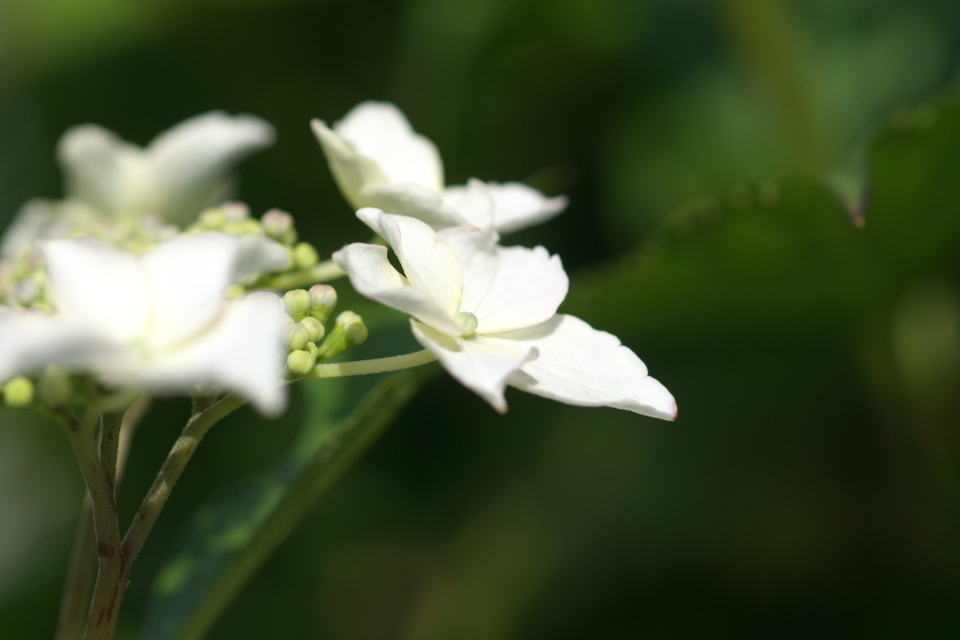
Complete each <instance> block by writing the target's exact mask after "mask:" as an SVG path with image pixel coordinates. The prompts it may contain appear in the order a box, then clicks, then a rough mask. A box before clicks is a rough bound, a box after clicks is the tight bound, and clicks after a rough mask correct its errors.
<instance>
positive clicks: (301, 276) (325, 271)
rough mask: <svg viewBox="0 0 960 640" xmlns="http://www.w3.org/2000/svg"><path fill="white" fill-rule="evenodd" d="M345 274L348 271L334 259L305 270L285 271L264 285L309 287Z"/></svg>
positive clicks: (280, 288) (284, 288)
mask: <svg viewBox="0 0 960 640" xmlns="http://www.w3.org/2000/svg"><path fill="white" fill-rule="evenodd" d="M345 275H346V272H345V271H344V270H343V269H341V268H340V267H338V266H337V263H335V262H334V261H333V260H327V261H325V262H321V263H319V264H317V265H315V266H313V267H311V268H309V269H305V270H303V271H295V272H293V273H284V274H282V275H279V276H276V277H274V278H270V279H269V280H267V281H265V282H264V283H263V286H264V287H266V288H269V289H276V290H278V291H289V290H291V289H302V288H304V287H309V286H312V285H315V284H317V283H320V282H330V281H331V280H336V279H337V278H342V277H343V276H345Z"/></svg>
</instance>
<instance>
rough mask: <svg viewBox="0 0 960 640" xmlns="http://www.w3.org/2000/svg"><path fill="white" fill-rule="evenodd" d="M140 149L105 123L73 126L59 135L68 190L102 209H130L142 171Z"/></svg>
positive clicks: (113, 210) (58, 154) (114, 210)
mask: <svg viewBox="0 0 960 640" xmlns="http://www.w3.org/2000/svg"><path fill="white" fill-rule="evenodd" d="M140 156H141V154H140V149H139V148H137V147H136V146H134V145H132V144H129V143H127V142H124V141H123V140H121V139H120V138H119V137H117V136H116V134H114V133H113V132H111V131H108V130H107V129H104V128H103V127H100V126H97V125H93V124H85V125H80V126H77V127H72V128H70V129H68V130H67V131H66V133H64V134H63V137H62V138H60V143H59V145H58V147H57V157H58V159H59V160H60V165H61V166H62V167H63V172H64V176H65V179H66V185H67V186H66V190H67V194H68V195H69V196H73V197H75V198H78V199H80V200H82V201H84V202H86V203H87V204H89V205H90V206H92V207H94V208H96V209H99V210H100V211H101V212H103V213H108V214H115V213H123V212H125V211H127V209H128V207H129V205H130V204H131V198H132V196H133V193H132V190H133V188H134V183H135V182H136V181H137V180H138V177H137V176H138V174H139V173H140V172H141V171H142V168H143V167H142V165H143V161H142V158H141V157H140Z"/></svg>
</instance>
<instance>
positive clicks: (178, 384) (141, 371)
mask: <svg viewBox="0 0 960 640" xmlns="http://www.w3.org/2000/svg"><path fill="white" fill-rule="evenodd" d="M286 322H287V320H286V318H285V315H284V313H283V310H282V304H281V303H280V299H279V298H278V297H277V296H275V295H273V294H270V293H266V292H262V293H255V294H252V295H249V296H247V297H246V298H243V299H242V300H230V301H224V302H223V304H222V309H221V310H220V313H219V315H218V317H217V321H216V323H215V324H213V325H212V326H210V327H209V328H208V330H207V331H204V332H202V333H200V334H198V335H196V336H194V337H193V339H191V340H190V341H188V342H186V343H184V344H182V345H180V347H179V348H177V349H174V350H170V351H164V352H160V353H143V354H142V356H141V358H140V360H139V361H137V362H116V363H113V364H112V365H111V364H104V365H102V368H101V369H102V373H103V376H104V377H105V378H106V379H107V380H108V381H109V382H112V383H113V384H116V385H119V386H134V387H143V388H145V389H147V390H149V391H154V392H173V393H182V392H183V390H184V388H185V387H192V386H195V385H199V384H204V385H212V386H215V387H220V388H222V389H227V390H230V391H236V392H238V393H240V394H242V395H244V396H246V397H248V398H250V400H251V401H252V402H253V403H254V404H255V405H256V406H257V408H258V409H260V411H261V412H262V413H264V414H266V415H271V416H273V415H277V414H279V413H280V412H281V411H282V410H283V408H284V406H285V405H286V388H285V387H284V386H283V385H282V383H281V377H282V373H283V371H282V363H283V357H282V356H283V333H284V328H285V326H286Z"/></svg>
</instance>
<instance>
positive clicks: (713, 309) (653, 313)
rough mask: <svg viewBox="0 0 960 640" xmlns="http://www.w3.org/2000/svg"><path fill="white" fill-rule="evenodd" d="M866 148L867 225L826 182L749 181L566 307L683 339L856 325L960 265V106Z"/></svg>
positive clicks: (894, 130) (920, 118)
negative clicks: (959, 249)
mask: <svg viewBox="0 0 960 640" xmlns="http://www.w3.org/2000/svg"><path fill="white" fill-rule="evenodd" d="M868 157H869V179H868V182H869V184H868V185H866V186H864V187H863V192H864V195H863V198H864V200H863V203H862V206H861V207H860V208H861V209H862V210H863V211H864V216H865V218H864V220H862V221H861V222H863V223H864V224H863V227H864V228H863V229H858V228H857V227H856V226H855V225H854V224H853V220H852V219H851V217H850V215H849V214H848V212H847V211H846V210H845V209H844V207H843V206H842V205H841V203H840V200H839V198H838V196H837V195H836V194H835V193H834V192H833V190H832V189H831V188H830V187H829V186H827V184H826V182H813V181H808V180H800V179H792V180H787V181H785V182H783V183H782V184H774V183H767V184H761V185H758V186H753V187H749V188H747V187H743V188H737V189H734V190H733V191H731V192H730V194H729V195H728V196H727V197H725V198H723V199H720V200H717V201H713V202H707V203H703V204H701V205H699V206H697V207H694V208H691V209H688V210H685V211H682V212H680V213H679V214H678V215H677V216H676V217H675V218H673V219H672V220H670V222H671V224H670V225H669V226H668V228H667V230H666V231H665V232H664V233H662V234H661V235H660V236H659V237H658V238H656V239H655V240H653V241H651V242H650V243H649V244H648V245H647V246H645V247H644V248H642V249H641V250H640V251H638V252H636V253H635V254H634V255H633V256H630V257H628V258H626V259H625V260H623V261H622V262H621V263H620V264H619V265H617V266H614V267H610V266H607V267H605V268H601V269H598V270H595V271H593V272H590V273H587V274H585V276H584V277H583V278H581V280H580V282H579V283H578V285H577V286H575V287H573V292H572V294H571V296H570V298H569V299H568V302H567V306H566V309H568V310H570V311H571V312H573V313H579V314H583V315H584V316H586V317H588V318H590V320H591V321H593V322H597V323H598V324H599V326H602V327H603V328H605V329H608V330H610V331H613V332H614V333H617V334H631V333H633V334H642V335H648V336H656V337H663V338H665V339H672V340H680V339H682V338H683V336H697V338H698V339H700V340H706V341H716V340H724V341H729V340H730V339H731V338H734V337H757V336H762V335H768V336H774V337H783V336H785V335H791V334H794V333H795V332H797V331H811V330H814V331H827V332H830V331H833V332H837V331H839V332H847V331H849V330H856V329H857V328H858V327H860V326H862V321H863V320H864V318H865V317H866V316H868V315H869V314H871V313H873V312H881V313H883V312H887V311H889V307H890V306H891V305H892V304H893V301H894V299H895V297H896V296H897V295H899V293H900V292H901V291H902V289H903V287H904V286H905V285H907V284H909V283H910V282H913V281H915V280H917V279H920V278H924V277H930V276H931V275H935V274H937V273H940V272H942V271H944V270H945V269H948V268H950V267H951V266H953V265H955V264H956V262H957V256H956V255H955V253H956V252H955V251H954V247H956V246H957V243H958V242H960V215H958V211H960V183H958V182H957V179H956V176H957V175H960V103H958V102H957V100H953V99H951V100H948V101H945V102H944V103H942V104H941V105H939V106H937V107H935V108H934V107H931V108H925V109H922V110H919V111H917V112H914V113H910V114H906V113H905V114H901V115H898V116H896V117H895V118H893V120H892V121H891V122H890V123H889V124H888V125H887V126H886V127H885V128H884V129H883V130H882V131H881V132H880V134H879V135H878V136H877V138H876V141H875V142H874V143H873V145H872V146H871V148H870V150H869V154H868ZM624 308H629V309H632V310H633V313H632V314H624V312H623V309H624Z"/></svg>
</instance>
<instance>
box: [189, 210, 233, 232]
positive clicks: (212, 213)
mask: <svg viewBox="0 0 960 640" xmlns="http://www.w3.org/2000/svg"><path fill="white" fill-rule="evenodd" d="M226 223H227V214H226V212H225V211H224V210H223V209H220V208H214V209H205V210H203V211H201V212H200V217H199V218H198V219H197V224H196V226H197V227H199V228H200V229H222V228H223V225H224V224H226Z"/></svg>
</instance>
